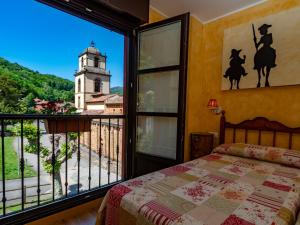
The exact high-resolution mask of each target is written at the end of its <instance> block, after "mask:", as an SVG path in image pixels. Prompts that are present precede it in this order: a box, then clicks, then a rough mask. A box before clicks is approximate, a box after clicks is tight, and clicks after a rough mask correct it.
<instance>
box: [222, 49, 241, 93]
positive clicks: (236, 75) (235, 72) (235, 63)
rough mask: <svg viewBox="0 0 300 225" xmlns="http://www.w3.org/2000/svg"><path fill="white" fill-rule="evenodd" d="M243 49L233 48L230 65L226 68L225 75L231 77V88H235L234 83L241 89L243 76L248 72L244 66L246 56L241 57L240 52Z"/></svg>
mask: <svg viewBox="0 0 300 225" xmlns="http://www.w3.org/2000/svg"><path fill="white" fill-rule="evenodd" d="M241 51H242V50H241V49H240V50H236V49H232V50H231V56H230V63H229V64H230V67H229V68H228V69H227V70H226V72H225V75H224V77H225V78H229V81H230V90H232V89H233V86H234V84H236V89H240V87H239V85H240V80H241V77H242V76H246V75H247V73H246V71H245V68H244V67H243V66H242V65H243V64H245V62H246V56H245V55H244V57H243V58H241V57H240V52H241Z"/></svg>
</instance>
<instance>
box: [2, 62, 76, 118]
mask: <svg viewBox="0 0 300 225" xmlns="http://www.w3.org/2000/svg"><path fill="white" fill-rule="evenodd" d="M34 98H40V99H44V100H47V101H57V100H63V101H66V102H74V82H72V81H70V80H67V79H63V78H60V77H57V76H54V75H50V74H41V73H39V72H38V71H33V70H30V69H28V68H26V67H23V66H21V65H19V64H17V63H11V62H9V61H8V60H5V59H3V58H1V57H0V113H31V112H32V110H31V109H32V107H33V105H34V102H33V99H34Z"/></svg>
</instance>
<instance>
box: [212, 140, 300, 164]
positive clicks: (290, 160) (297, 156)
mask: <svg viewBox="0 0 300 225" xmlns="http://www.w3.org/2000/svg"><path fill="white" fill-rule="evenodd" d="M213 152H216V153H222V154H228V155H234V156H240V157H246V158H252V159H258V160H263V161H268V162H273V163H279V164H283V165H287V166H293V167H297V168H300V151H297V150H289V149H285V148H278V147H270V146H262V145H252V144H244V143H234V144H222V145H220V146H218V147H216V148H215V149H214V150H213Z"/></svg>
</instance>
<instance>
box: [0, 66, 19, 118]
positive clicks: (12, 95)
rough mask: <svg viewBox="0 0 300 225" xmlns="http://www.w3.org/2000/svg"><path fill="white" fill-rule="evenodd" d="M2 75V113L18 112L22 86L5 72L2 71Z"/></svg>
mask: <svg viewBox="0 0 300 225" xmlns="http://www.w3.org/2000/svg"><path fill="white" fill-rule="evenodd" d="M0 73H1V76H0V112H1V113H14V112H18V111H19V110H17V109H16V105H17V104H18V102H19V99H20V97H21V92H20V86H19V84H18V83H17V82H15V81H14V80H12V79H11V78H10V77H9V74H8V73H5V71H1V70H0Z"/></svg>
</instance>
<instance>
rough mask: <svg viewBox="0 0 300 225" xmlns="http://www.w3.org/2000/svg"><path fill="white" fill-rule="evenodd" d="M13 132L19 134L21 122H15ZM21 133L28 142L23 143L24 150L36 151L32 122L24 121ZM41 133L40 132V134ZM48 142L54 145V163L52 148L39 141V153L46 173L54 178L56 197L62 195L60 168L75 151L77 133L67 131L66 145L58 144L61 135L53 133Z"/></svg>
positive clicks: (35, 130)
mask: <svg viewBox="0 0 300 225" xmlns="http://www.w3.org/2000/svg"><path fill="white" fill-rule="evenodd" d="M13 132H14V134H15V135H16V136H20V135H21V124H17V125H16V126H14V128H13ZM23 135H24V137H25V138H26V139H27V141H28V144H26V145H25V152H28V153H31V154H37V153H38V146H37V144H38V143H37V140H38V130H37V126H36V125H35V124H34V123H33V122H26V123H24V124H23ZM40 135H41V134H40ZM49 139H50V142H51V143H52V145H54V156H55V160H54V164H53V160H52V156H53V148H51V150H50V149H48V148H47V147H46V146H44V145H43V144H42V143H40V153H41V154H40V155H41V159H42V165H43V167H44V169H45V171H46V172H47V173H49V174H50V175H51V176H54V180H55V193H54V194H55V196H56V197H57V198H59V197H61V195H62V182H61V177H60V168H61V165H62V164H63V163H64V162H65V161H66V160H67V159H70V158H71V157H72V154H73V153H74V152H76V151H77V149H78V147H77V142H76V139H77V134H76V133H69V134H68V146H66V144H60V143H59V142H60V139H61V135H60V134H55V135H54V143H53V136H52V135H49Z"/></svg>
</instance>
